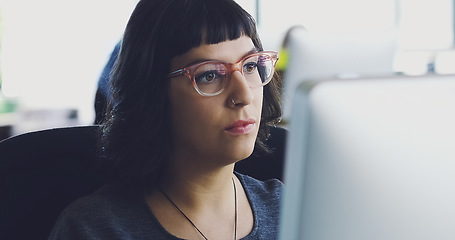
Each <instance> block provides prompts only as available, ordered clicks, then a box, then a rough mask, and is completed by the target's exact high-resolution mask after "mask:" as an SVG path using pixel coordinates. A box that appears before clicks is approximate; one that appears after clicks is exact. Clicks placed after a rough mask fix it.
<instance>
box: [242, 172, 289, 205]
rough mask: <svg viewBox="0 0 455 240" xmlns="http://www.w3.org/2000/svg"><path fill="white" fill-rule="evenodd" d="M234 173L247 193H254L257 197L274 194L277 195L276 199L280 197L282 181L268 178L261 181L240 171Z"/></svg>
mask: <svg viewBox="0 0 455 240" xmlns="http://www.w3.org/2000/svg"><path fill="white" fill-rule="evenodd" d="M235 174H236V176H237V177H238V178H239V180H240V182H241V183H242V185H243V187H244V188H245V191H247V193H248V194H249V195H256V196H257V197H261V196H263V197H267V196H274V197H278V199H280V198H281V194H282V192H283V183H282V182H281V181H280V180H278V179H269V180H267V181H261V180H257V179H255V178H253V177H250V176H248V175H244V174H241V173H237V172H236V173H235Z"/></svg>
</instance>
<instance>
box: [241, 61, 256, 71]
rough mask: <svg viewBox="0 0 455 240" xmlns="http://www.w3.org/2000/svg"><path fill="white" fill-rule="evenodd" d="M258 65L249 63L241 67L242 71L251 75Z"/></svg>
mask: <svg viewBox="0 0 455 240" xmlns="http://www.w3.org/2000/svg"><path fill="white" fill-rule="evenodd" d="M257 66H258V64H257V63H256V62H249V63H246V64H245V65H243V71H244V72H246V73H253V72H254V71H256V68H257Z"/></svg>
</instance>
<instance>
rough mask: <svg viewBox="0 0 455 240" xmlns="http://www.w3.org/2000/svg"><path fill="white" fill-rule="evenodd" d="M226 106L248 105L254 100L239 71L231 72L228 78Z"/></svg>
mask: <svg viewBox="0 0 455 240" xmlns="http://www.w3.org/2000/svg"><path fill="white" fill-rule="evenodd" d="M228 88H229V91H230V94H229V95H228V96H229V98H228V100H227V101H228V104H230V105H231V106H232V105H233V106H235V107H239V106H245V105H249V104H251V103H252V102H253V100H254V93H253V91H252V89H251V88H250V86H249V84H248V82H247V80H246V79H245V77H244V76H243V74H242V73H241V72H240V71H233V72H232V73H231V76H230V83H229V87H228Z"/></svg>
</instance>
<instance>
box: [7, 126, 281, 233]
mask: <svg viewBox="0 0 455 240" xmlns="http://www.w3.org/2000/svg"><path fill="white" fill-rule="evenodd" d="M97 131H98V126H83V127H70V128H56V129H49V130H43V131H37V132H30V133H26V134H22V135H18V136H15V137H12V138H9V139H6V140H4V141H2V142H0V239H8V240H12V239H34V240H39V239H47V237H48V234H49V233H50V230H51V229H52V226H53V224H54V223H55V220H56V219H57V217H58V215H59V214H60V212H61V211H62V210H63V209H64V208H65V207H66V206H67V205H68V204H69V203H70V202H72V201H74V200H75V199H77V198H79V197H81V196H84V195H88V194H90V193H91V192H93V191H94V190H96V189H97V188H99V187H101V186H102V185H103V184H105V183H106V176H105V174H103V171H102V169H101V168H100V166H99V165H97V163H99V162H100V161H98V157H97V154H96V152H97V141H96V135H97ZM285 135H286V130H284V129H282V128H273V129H271V137H270V139H269V140H267V142H266V144H268V145H270V147H271V148H273V149H274V151H273V153H272V154H270V155H268V156H261V155H258V154H256V153H254V154H253V155H252V156H251V157H249V158H248V159H246V160H243V161H241V162H239V163H238V164H237V165H236V170H237V171H239V172H241V173H244V174H247V175H250V176H252V177H255V178H258V179H261V180H266V179H269V178H279V179H281V177H282V169H283V155H282V154H283V152H284V139H285Z"/></svg>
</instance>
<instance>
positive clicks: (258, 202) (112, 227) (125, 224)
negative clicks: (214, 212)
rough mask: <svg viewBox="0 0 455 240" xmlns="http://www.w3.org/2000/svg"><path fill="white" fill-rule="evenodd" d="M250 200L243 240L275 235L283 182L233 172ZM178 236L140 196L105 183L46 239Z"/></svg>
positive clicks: (78, 203) (63, 217)
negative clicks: (248, 224) (250, 226)
mask: <svg viewBox="0 0 455 240" xmlns="http://www.w3.org/2000/svg"><path fill="white" fill-rule="evenodd" d="M236 175H237V177H238V178H239V179H240V182H241V183H242V185H243V187H244V189H245V191H246V194H247V197H248V199H249V201H250V204H251V207H252V209H253V214H254V227H253V230H252V231H251V233H250V234H249V235H247V236H246V237H245V238H243V239H244V240H258V239H261V240H262V239H266V240H269V239H270V240H274V239H277V238H278V223H279V221H278V219H279V210H280V199H281V195H282V189H283V184H282V183H281V182H280V181H278V180H269V181H266V182H261V181H258V180H256V179H253V178H251V177H248V176H245V175H242V174H238V173H236ZM54 239H55V240H66V239H74V240H86V239H90V240H95V239H97V240H101V239H109V240H116V239H141V240H142V239H156V240H160V239H174V240H175V239H180V238H177V237H175V236H173V235H172V234H170V233H169V232H167V231H166V230H165V229H164V228H163V227H162V226H161V224H160V223H159V222H158V220H157V219H156V217H155V216H154V215H153V213H152V212H151V211H150V210H149V208H148V206H147V204H146V203H145V200H144V199H143V198H139V197H134V196H130V195H126V194H124V193H123V192H120V191H118V189H116V188H115V187H113V186H105V187H103V188H101V189H100V190H98V191H97V192H95V193H94V194H92V195H89V196H87V197H83V198H81V199H79V200H76V201H75V202H74V203H72V204H71V205H70V206H68V207H67V208H66V209H65V210H64V211H63V212H62V214H61V215H60V217H59V219H58V220H57V222H56V224H55V226H54V228H53V230H52V232H51V234H50V236H49V240H54Z"/></svg>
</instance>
